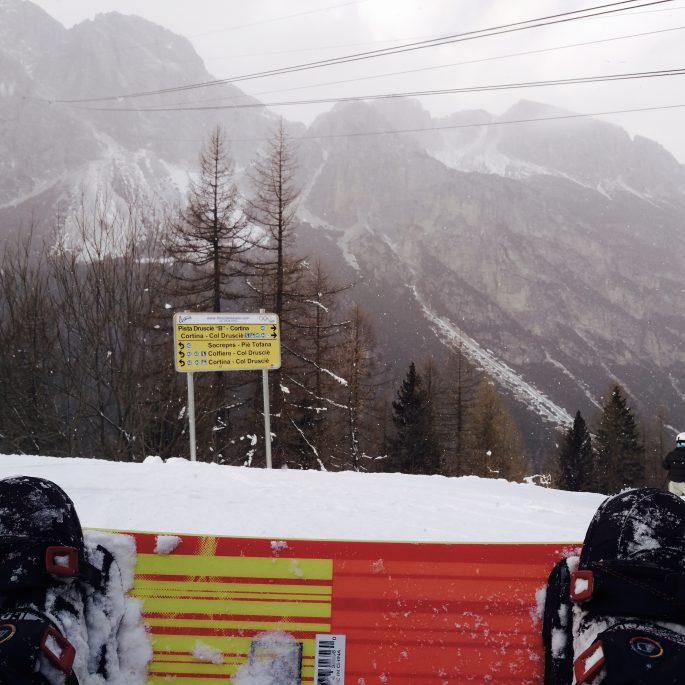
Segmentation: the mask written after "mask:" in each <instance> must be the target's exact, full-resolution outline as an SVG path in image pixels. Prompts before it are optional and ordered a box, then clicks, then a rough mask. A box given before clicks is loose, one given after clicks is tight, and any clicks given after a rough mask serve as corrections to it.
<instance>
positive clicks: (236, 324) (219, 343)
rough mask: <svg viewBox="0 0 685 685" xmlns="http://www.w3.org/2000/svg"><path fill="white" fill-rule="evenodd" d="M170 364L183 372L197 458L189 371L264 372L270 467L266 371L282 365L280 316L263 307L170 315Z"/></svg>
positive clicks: (268, 461) (268, 451) (268, 452)
mask: <svg viewBox="0 0 685 685" xmlns="http://www.w3.org/2000/svg"><path fill="white" fill-rule="evenodd" d="M174 363H175V366H176V371H179V372H180V373H185V374H186V378H187V381H188V423H189V433H190V459H191V461H195V460H196V459H197V454H196V445H195V392H194V385H193V374H194V373H195V372H198V371H259V370H261V371H262V388H263V392H264V444H265V446H266V466H267V468H271V421H270V415H269V380H268V378H269V377H268V372H269V369H278V368H280V366H281V342H280V330H279V324H278V316H276V314H267V313H266V312H259V313H258V314H223V313H220V312H208V313H196V312H187V313H185V312H181V313H177V314H174Z"/></svg>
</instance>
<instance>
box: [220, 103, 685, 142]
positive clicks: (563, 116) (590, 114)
mask: <svg viewBox="0 0 685 685" xmlns="http://www.w3.org/2000/svg"><path fill="white" fill-rule="evenodd" d="M683 107H685V103H683V104H679V105H658V106H654V107H635V108H630V109H617V110H606V111H603V112H586V113H582V114H580V113H568V114H559V115H553V116H549V117H529V118H525V119H507V120H499V121H498V120H493V121H483V122H478V123H472V124H445V125H440V126H427V127H416V128H404V129H386V130H379V131H352V132H349V133H324V134H319V135H316V134H314V135H303V136H294V137H293V140H323V139H330V138H361V137H365V136H380V135H395V134H402V133H430V132H436V131H449V130H456V129H462V128H481V127H485V128H488V127H492V126H507V125H513V124H531V123H539V122H543V121H560V120H563V119H584V118H589V117H600V116H608V115H612V114H633V113H636V112H656V111H659V110H672V109H681V108H683ZM263 140H264V139H263V138H229V142H234V143H236V142H262V141H263Z"/></svg>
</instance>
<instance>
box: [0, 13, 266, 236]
mask: <svg viewBox="0 0 685 685" xmlns="http://www.w3.org/2000/svg"><path fill="white" fill-rule="evenodd" d="M210 80H212V76H211V75H210V74H209V73H208V72H207V71H206V69H205V67H204V64H203V62H202V60H201V59H200V58H199V56H198V55H197V53H196V52H195V50H194V49H193V47H192V45H191V44H190V42H189V41H188V40H186V39H185V38H182V37H180V36H177V35H175V34H173V33H171V32H170V31H167V30H166V29H163V28H162V27H160V26H157V25H155V24H152V23H150V22H148V21H146V20H144V19H141V18H139V17H135V16H124V15H121V14H118V13H109V14H104V15H98V16H97V17H96V18H95V19H94V20H92V21H91V20H89V21H85V22H83V23H81V24H78V25H77V26H74V27H73V28H71V29H69V30H67V29H65V28H64V27H63V26H62V25H61V24H59V23H58V22H56V21H54V20H53V19H51V18H50V17H49V16H48V15H47V14H46V13H45V12H44V11H43V10H41V9H40V8H39V7H37V6H36V5H34V4H33V3H31V2H28V1H27V0H0V221H2V219H3V217H4V218H5V220H4V221H3V223H4V224H5V225H7V224H11V225H12V226H15V225H17V224H18V223H21V224H22V225H24V226H25V225H26V223H27V222H28V221H29V219H28V218H27V217H29V216H30V217H31V219H30V220H31V221H35V220H36V219H37V218H39V219H42V221H43V223H45V222H47V223H50V222H52V221H54V216H55V214H56V213H57V210H56V209H55V208H56V207H58V206H59V212H60V214H61V215H62V216H64V215H67V216H68V214H69V212H70V210H72V209H73V208H74V206H75V204H78V202H80V198H81V197H82V196H86V197H89V196H90V197H92V196H94V195H95V194H97V193H98V192H100V193H103V192H106V193H107V195H108V196H109V198H110V200H111V201H113V202H118V203H120V204H122V205H125V204H126V203H128V202H130V201H131V200H134V199H140V198H141V197H142V198H150V197H156V198H160V197H161V198H163V199H166V200H167V201H177V200H178V199H179V198H181V197H182V195H183V194H184V193H185V190H186V187H187V182H188V173H189V172H192V171H194V169H195V168H196V166H197V158H198V153H199V149H200V147H201V145H202V143H203V142H204V141H205V140H206V137H207V134H208V132H209V130H210V129H211V127H212V126H213V125H215V124H216V123H217V121H218V117H217V116H216V114H215V113H212V112H151V111H146V110H149V109H150V108H153V107H155V106H156V105H159V104H161V100H160V98H159V97H144V98H135V99H130V100H128V99H127V100H116V99H114V100H112V99H105V100H101V101H98V100H97V99H96V100H93V99H94V98H99V97H108V96H112V95H118V94H129V93H138V92H146V91H150V90H158V89H160V88H166V87H171V86H176V85H179V84H188V83H197V82H204V81H210ZM204 97H211V98H219V99H222V98H223V99H226V101H228V102H246V101H249V100H251V99H250V98H247V97H246V96H245V95H244V93H242V92H241V91H240V90H239V89H237V88H235V87H234V86H231V85H230V84H224V85H219V86H217V87H215V88H213V89H212V90H211V94H210V95H206V94H205V95H204ZM83 99H87V101H85V102H84V101H81V100H83ZM184 103H187V96H185V95H183V94H179V95H178V96H174V98H173V99H172V100H170V99H169V98H168V97H167V98H166V99H165V100H164V104H165V105H169V104H179V105H181V106H182V105H183V104H184ZM117 107H119V108H121V107H125V108H126V109H127V110H129V111H125V112H117V111H111V110H112V109H113V108H117ZM132 108H133V109H136V108H138V109H139V110H140V111H130V109H132ZM107 110H109V111H107ZM220 120H221V123H222V124H223V125H224V126H225V127H226V129H227V130H228V131H229V132H233V131H236V132H239V135H240V137H243V138H247V139H250V140H252V141H254V140H257V139H260V138H263V137H264V136H266V135H267V134H268V132H269V131H270V130H271V129H272V128H273V125H274V123H275V121H276V120H277V119H276V117H275V116H273V115H272V114H270V113H269V112H266V111H264V110H258V111H253V110H234V111H229V112H228V113H224V114H222V115H221V117H220ZM236 137H238V136H236ZM256 145H257V144H256V143H255V142H247V143H240V142H237V143H236V144H235V146H234V150H233V153H234V156H235V158H236V162H237V164H238V165H239V166H246V165H247V164H248V163H249V161H250V159H252V157H253V155H254V152H255V149H256ZM44 228H46V227H44ZM5 230H7V229H5Z"/></svg>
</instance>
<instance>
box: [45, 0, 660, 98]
mask: <svg viewBox="0 0 685 685" xmlns="http://www.w3.org/2000/svg"><path fill="white" fill-rule="evenodd" d="M638 1H639V0H638ZM635 2H636V0H621V1H620V2H613V3H609V4H604V5H596V6H593V7H590V8H585V9H581V10H573V11H570V12H562V13H558V14H553V15H548V16H545V17H539V18H535V19H528V20H524V21H518V22H512V23H509V24H503V25H500V26H495V27H490V28H487V29H479V30H475V31H467V32H463V33H458V34H452V35H448V36H440V37H436V38H434V39H429V40H424V41H418V42H414V43H407V44H404V45H398V46H394V47H390V48H381V49H379V50H372V51H367V52H361V53H355V54H352V55H343V56H340V57H334V58H330V59H325V60H318V61H314V62H308V63H304V64H299V65H293V66H290V67H281V68H277V69H271V70H265V71H259V72H254V73H251V74H243V75H241V76H235V77H230V78H224V79H214V80H212V81H204V82H198V83H191V84H186V85H180V86H173V87H169V88H160V89H156V90H149V91H139V92H134V93H120V94H117V95H107V96H99V97H91V98H63V99H54V100H51V101H52V102H59V103H87V102H104V101H108V100H122V99H129V98H139V97H146V96H151V95H165V94H168V93H179V92H185V91H188V90H196V89H198V88H207V87H212V86H217V85H221V84H226V83H235V82H239V81H246V80H252V79H257V78H265V77H267V76H278V75H283V74H290V73H295V72H299V71H304V70H309V69H316V68H321V67H326V66H333V65H338V64H346V63H349V62H355V61H360V60H367V59H372V58H376V57H382V56H388V55H396V54H401V53H404V52H410V51H415V50H420V49H425V48H429V47H438V46H440V45H447V44H452V43H458V42H463V41H467V40H475V39H478V38H488V37H492V36H498V35H502V34H506V33H512V32H515V31H522V30H528V29H533V28H540V27H544V26H550V25H554V24H560V23H566V22H569V21H577V20H580V19H589V18H593V17H597V16H603V15H607V14H613V13H616V12H622V11H625V10H626V9H637V8H642V7H649V6H652V5H661V4H665V3H668V2H673V0H650V1H649V2H643V3H642V4H639V5H636V4H634V3H635ZM627 4H630V7H629V8H627V7H624V6H625V5H627ZM595 10H601V11H599V12H595ZM588 13H589V14H588Z"/></svg>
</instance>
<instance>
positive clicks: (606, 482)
mask: <svg viewBox="0 0 685 685" xmlns="http://www.w3.org/2000/svg"><path fill="white" fill-rule="evenodd" d="M595 450H596V460H595V478H594V481H595V482H594V483H593V487H594V488H596V489H598V490H599V491H600V492H604V493H606V494H614V493H617V492H620V491H621V490H622V489H623V488H625V487H635V486H639V485H642V484H643V483H644V476H645V450H644V446H643V445H642V443H641V441H640V433H639V431H638V428H637V422H636V420H635V416H634V414H633V412H632V410H631V408H630V407H629V406H628V400H627V398H626V395H625V390H624V389H623V388H622V387H621V386H620V385H619V384H618V383H615V384H614V385H613V386H612V387H611V392H610V393H609V396H608V397H607V399H606V401H605V402H604V405H603V406H602V411H601V414H600V417H599V426H598V429H597V439H596V441H595Z"/></svg>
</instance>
